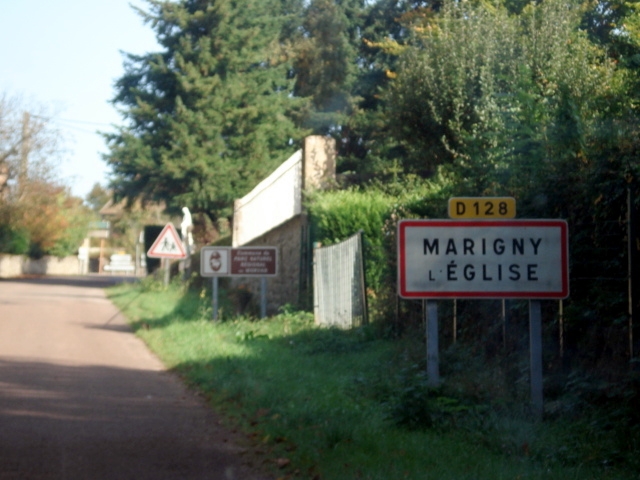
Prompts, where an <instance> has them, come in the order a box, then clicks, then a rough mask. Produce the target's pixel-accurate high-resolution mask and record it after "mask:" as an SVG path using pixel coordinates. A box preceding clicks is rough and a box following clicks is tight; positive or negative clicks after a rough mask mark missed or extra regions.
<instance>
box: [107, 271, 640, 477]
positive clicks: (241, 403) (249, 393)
mask: <svg viewBox="0 0 640 480" xmlns="http://www.w3.org/2000/svg"><path fill="white" fill-rule="evenodd" d="M108 294H109V296H110V298H111V299H112V300H113V301H114V303H115V304H116V305H118V306H119V308H120V309H121V310H122V311H123V313H124V314H125V316H126V317H127V318H128V319H129V321H130V323H131V325H132V326H133V328H134V329H135V330H136V332H137V334H138V335H139V336H140V337H141V338H143V339H144V341H145V342H146V343H147V344H148V345H149V346H150V348H151V349H152V350H153V351H155V352H156V353H157V354H158V355H159V356H160V358H161V359H162V360H163V361H164V363H165V364H166V366H167V367H168V368H170V369H172V370H174V371H176V372H177V373H179V374H180V375H181V376H182V377H183V378H184V380H185V381H186V382H187V383H188V384H190V385H191V386H194V387H195V388H197V389H199V390H200V391H202V392H203V393H204V394H205V395H206V396H207V398H208V399H209V400H210V402H211V404H212V405H213V407H214V408H216V409H217V410H218V411H220V412H222V413H223V415H225V416H226V417H227V418H228V420H229V422H230V425H232V426H233V427H234V428H240V429H243V430H244V431H246V432H247V435H248V437H249V438H251V439H252V442H253V448H254V450H256V451H259V452H262V453H261V454H262V455H263V456H264V460H265V465H267V466H272V469H273V472H274V476H278V477H281V478H313V479H324V480H340V479H345V480H347V479H349V480H351V479H357V478H362V479H384V480H393V479H404V478H406V479H438V480H443V479H445V480H446V479H455V480H461V479H469V480H471V479H473V480H480V479H491V480H495V479H562V480H570V479H581V480H582V479H618V478H620V479H624V478H639V477H638V475H637V473H635V472H634V471H630V472H629V473H625V472H624V469H623V468H617V469H613V468H604V467H602V466H601V465H598V462H593V461H590V460H589V458H588V455H587V456H580V454H577V455H573V456H571V455H570V454H569V452H567V448H569V447H571V446H572V445H571V444H570V443H567V442H568V441H569V439H570V438H571V430H570V429H569V428H568V427H566V428H565V427H562V425H561V424H558V423H554V424H551V425H547V424H546V423H542V424H539V423H535V422H533V421H531V420H529V418H528V417H527V416H526V415H525V414H521V415H513V414H512V412H511V411H510V412H506V411H500V410H497V409H495V408H493V407H490V406H487V405H483V404H481V403H478V402H477V401H474V400H470V399H468V398H465V397H464V395H459V396H456V395H454V394H453V393H451V392H449V391H445V390H443V389H438V390H434V389H429V388H427V387H425V384H424V383H423V382H422V373H421V369H420V367H419V366H417V365H413V364H412V363H411V361H410V358H411V355H409V354H408V352H410V351H411V349H412V348H415V344H416V342H415V340H411V339H405V340H388V339H384V338H381V336H380V335H379V334H378V332H376V331H375V329H374V328H373V327H365V328H360V329H357V330H353V331H348V332H345V331H337V330H326V329H319V328H317V327H315V326H314V325H313V319H312V318H311V316H310V314H308V313H304V312H285V313H282V314H281V315H278V316H277V317H274V318H270V319H266V320H261V321H255V320H253V319H250V318H226V319H223V321H222V322H219V323H215V324H214V323H212V322H211V321H210V316H211V311H210V308H209V307H208V304H209V301H210V300H209V298H207V296H206V295H205V294H196V293H194V292H189V291H186V290H184V289H182V288H180V287H178V286H176V285H172V286H171V287H170V288H169V289H168V290H164V289H161V288H157V287H156V286H154V284H153V283H152V282H143V284H141V285H121V286H118V287H115V288H113V289H110V290H109V292H108ZM418 343H419V342H418ZM574 440H575V439H574ZM587 441H588V440H587ZM567 445H569V447H567ZM573 446H575V445H573ZM583 446H584V445H583ZM563 449H564V450H563ZM576 451H577V452H578V451H579V449H577V450H576ZM283 458H286V459H287V460H289V461H290V463H288V464H287V466H285V467H284V468H278V467H277V466H276V459H283Z"/></svg>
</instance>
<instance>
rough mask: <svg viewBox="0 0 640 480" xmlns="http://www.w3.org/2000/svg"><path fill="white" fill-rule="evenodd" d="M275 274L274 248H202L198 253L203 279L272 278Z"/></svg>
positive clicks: (276, 263)
mask: <svg viewBox="0 0 640 480" xmlns="http://www.w3.org/2000/svg"><path fill="white" fill-rule="evenodd" d="M277 274H278V251H277V248H276V247H236V248H232V247H204V248H202V250H201V251H200V275H202V276H203V277H273V276H276V275H277Z"/></svg>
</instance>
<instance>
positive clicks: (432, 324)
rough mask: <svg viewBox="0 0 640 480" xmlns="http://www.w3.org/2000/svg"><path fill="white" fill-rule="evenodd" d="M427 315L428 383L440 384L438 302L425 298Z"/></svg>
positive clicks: (424, 303) (431, 385) (432, 385)
mask: <svg viewBox="0 0 640 480" xmlns="http://www.w3.org/2000/svg"><path fill="white" fill-rule="evenodd" d="M423 306H426V308H425V314H426V316H427V318H426V322H427V383H428V385H429V386H430V387H437V386H438V385H440V354H439V345H438V302H436V301H434V300H424V301H423Z"/></svg>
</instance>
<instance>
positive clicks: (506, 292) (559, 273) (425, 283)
mask: <svg viewBox="0 0 640 480" xmlns="http://www.w3.org/2000/svg"><path fill="white" fill-rule="evenodd" d="M567 232H568V229H567V223H566V222H564V221H562V220H494V221H481V220H477V221H464V220H461V221H458V220H403V221H401V222H400V224H399V225H398V293H399V295H400V296H401V297H405V298H530V299H531V298H538V299H543V298H565V297H567V296H568V295H569V273H568V233H567Z"/></svg>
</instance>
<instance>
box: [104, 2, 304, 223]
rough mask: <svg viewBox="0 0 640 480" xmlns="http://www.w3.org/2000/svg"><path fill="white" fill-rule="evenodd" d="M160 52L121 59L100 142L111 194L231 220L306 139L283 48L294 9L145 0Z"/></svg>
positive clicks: (282, 5)
mask: <svg viewBox="0 0 640 480" xmlns="http://www.w3.org/2000/svg"><path fill="white" fill-rule="evenodd" d="M148 3H149V4H150V10H149V12H142V11H140V13H141V14H142V15H143V16H144V18H145V21H146V22H147V23H148V24H150V25H151V27H152V28H153V29H154V31H155V32H156V35H157V40H158V42H159V44H160V45H161V46H162V47H163V50H162V51H161V52H159V53H149V54H146V55H143V56H135V55H128V56H127V61H126V62H125V74H124V75H123V76H122V78H120V79H119V80H118V81H117V83H116V96H115V98H114V99H113V103H114V104H115V105H116V106H119V107H121V108H122V113H123V116H124V118H125V120H127V121H128V124H127V125H126V126H123V127H121V128H120V129H119V131H118V133H116V134H112V135H107V136H106V137H107V141H108V145H109V148H110V152H109V153H108V154H107V155H106V160H107V162H108V163H109V164H110V165H111V166H112V168H113V172H114V174H115V178H114V181H113V186H114V187H115V191H116V193H117V194H119V195H122V196H126V197H129V198H135V197H142V198H145V199H152V200H163V201H165V202H167V203H168V205H169V206H173V207H181V206H188V207H189V208H190V209H191V210H192V211H194V212H198V211H200V212H208V213H210V214H211V216H212V217H213V218H220V217H228V216H230V214H231V209H232V205H233V200H234V199H235V198H238V197H240V196H242V195H243V194H245V193H246V192H247V191H248V190H250V189H251V188H252V187H253V186H254V185H255V184H256V183H257V182H258V181H259V180H260V179H262V178H263V177H264V176H265V175H267V174H268V173H269V172H270V171H271V170H272V169H273V168H275V167H276V166H277V165H278V164H279V163H281V162H282V161H283V160H284V159H286V157H287V156H288V154H289V153H291V152H292V151H293V150H294V149H295V147H294V146H293V145H295V144H297V143H298V142H299V141H300V140H301V139H302V137H303V136H304V133H305V132H304V131H303V130H301V129H299V128H297V127H296V126H295V124H294V122H293V120H292V117H293V116H294V115H295V112H296V109H297V108H299V105H300V101H299V100H297V99H295V98H293V97H292V95H291V93H292V88H293V85H292V79H291V78H290V77H291V75H290V71H291V67H290V65H289V64H288V63H287V59H288V56H287V55H286V54H285V51H284V48H283V43H284V41H285V38H284V36H285V35H287V34H288V33H287V32H288V30H290V29H291V28H292V27H291V24H292V23H291V22H292V17H295V15H296V13H297V11H296V9H298V8H299V7H298V6H297V3H298V2H297V1H294V0H245V1H243V2H237V1H233V0H180V1H178V2H171V1H161V0H148Z"/></svg>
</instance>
